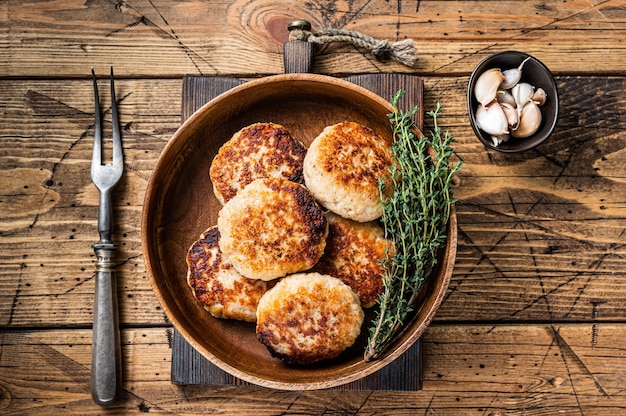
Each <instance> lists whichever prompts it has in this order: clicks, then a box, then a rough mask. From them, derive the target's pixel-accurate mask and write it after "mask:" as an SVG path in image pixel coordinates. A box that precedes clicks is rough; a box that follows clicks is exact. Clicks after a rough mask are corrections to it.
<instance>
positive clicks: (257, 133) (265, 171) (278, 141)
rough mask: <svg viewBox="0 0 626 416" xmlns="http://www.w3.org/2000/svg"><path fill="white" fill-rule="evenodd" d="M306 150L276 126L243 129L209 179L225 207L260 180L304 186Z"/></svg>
mask: <svg viewBox="0 0 626 416" xmlns="http://www.w3.org/2000/svg"><path fill="white" fill-rule="evenodd" d="M305 154H306V148H305V147H304V145H303V144H302V143H300V142H299V141H297V140H296V139H294V138H293V137H292V136H291V134H290V133H289V131H288V130H287V129H286V128H285V127H283V126H281V125H279V124H274V123H256V124H252V125H250V126H248V127H244V128H243V129H241V130H240V131H238V132H237V133H235V134H234V135H233V137H232V138H231V139H230V140H229V141H228V142H226V143H224V145H223V146H222V147H221V148H220V150H219V151H218V153H217V155H216V156H215V158H214V159H213V162H212V163H211V168H210V170H209V176H210V177H211V182H212V183H213V190H214V192H215V196H216V197H217V199H219V201H220V202H221V203H222V204H225V203H226V202H227V201H229V200H230V199H231V198H232V197H234V196H235V195H236V194H237V192H239V191H240V190H241V189H243V188H244V187H245V186H246V185H248V184H249V183H250V182H252V181H253V180H255V179H258V178H268V177H274V178H282V179H287V180H290V181H293V182H297V183H303V177H302V163H303V161H304V155H305Z"/></svg>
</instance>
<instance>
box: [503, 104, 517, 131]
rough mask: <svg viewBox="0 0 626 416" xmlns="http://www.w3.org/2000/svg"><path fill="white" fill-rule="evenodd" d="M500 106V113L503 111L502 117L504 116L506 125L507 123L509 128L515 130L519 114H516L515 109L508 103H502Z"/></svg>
mask: <svg viewBox="0 0 626 416" xmlns="http://www.w3.org/2000/svg"><path fill="white" fill-rule="evenodd" d="M500 106H501V107H502V111H504V115H505V116H506V120H507V123H509V126H511V127H512V128H513V129H516V128H517V125H518V124H519V114H518V112H517V109H516V108H515V107H513V106H512V105H511V104H508V103H502V104H500Z"/></svg>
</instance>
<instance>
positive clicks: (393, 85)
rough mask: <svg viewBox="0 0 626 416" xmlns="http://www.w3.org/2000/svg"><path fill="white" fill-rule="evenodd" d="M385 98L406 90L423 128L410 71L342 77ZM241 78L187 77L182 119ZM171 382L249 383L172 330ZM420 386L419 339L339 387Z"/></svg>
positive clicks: (418, 90) (416, 80)
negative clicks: (376, 368) (393, 357)
mask: <svg viewBox="0 0 626 416" xmlns="http://www.w3.org/2000/svg"><path fill="white" fill-rule="evenodd" d="M345 80H347V81H350V82H353V83H355V84H358V85H360V86H362V87H365V88H367V89H369V90H370V91H372V92H375V93H376V94H378V95H380V96H381V97H383V98H385V99H390V97H391V96H392V95H393V94H394V93H395V92H396V91H398V90H399V89H402V90H404V91H405V92H406V94H405V96H404V98H403V100H402V101H401V102H400V105H401V107H404V108H407V109H408V107H409V106H413V105H417V106H419V107H420V111H419V112H418V113H417V115H416V124H417V126H418V127H419V128H420V130H422V129H423V110H422V107H423V106H422V104H423V81H422V79H421V78H420V77H418V76H415V75H410V74H365V75H355V76H351V77H347V78H345ZM242 82H245V81H243V80H239V79H236V78H223V77H186V78H185V79H184V81H183V91H182V119H183V120H186V119H187V118H189V117H190V116H191V115H192V114H193V113H194V112H195V111H196V110H197V109H198V108H200V107H201V106H202V105H204V104H205V103H207V102H208V101H210V100H211V99H213V98H214V97H216V96H217V95H219V94H221V93H222V92H225V91H227V90H229V89H231V88H233V87H235V86H237V85H239V84H241V83H242ZM171 380H172V382H173V383H174V384H197V385H225V386H233V385H240V386H250V385H251V384H250V383H247V382H245V381H242V380H240V379H238V378H236V377H234V376H232V375H230V374H228V373H226V372H225V371H223V370H221V369H220V368H218V367H217V366H215V365H214V364H212V363H211V362H210V361H209V360H207V359H206V358H205V357H203V356H202V355H201V354H200V353H198V352H197V351H196V350H194V349H193V347H191V345H189V344H188V343H187V341H185V340H184V339H183V337H182V336H181V335H180V334H179V333H178V332H177V331H176V330H174V335H173V340H172V373H171ZM421 386H422V343H421V340H418V341H417V342H416V343H415V344H414V345H413V346H412V347H411V348H409V349H408V350H407V351H406V352H405V353H404V354H402V356H400V357H399V358H398V359H396V360H395V361H393V362H392V363H391V364H389V365H387V366H386V367H384V368H383V369H381V370H379V371H378V372H376V373H374V374H372V375H370V376H367V377H365V378H363V379H361V380H358V381H355V382H352V383H348V384H346V385H343V386H340V387H338V388H340V389H345V390H405V391H416V390H420V389H421Z"/></svg>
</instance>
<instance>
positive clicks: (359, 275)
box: [312, 213, 394, 308]
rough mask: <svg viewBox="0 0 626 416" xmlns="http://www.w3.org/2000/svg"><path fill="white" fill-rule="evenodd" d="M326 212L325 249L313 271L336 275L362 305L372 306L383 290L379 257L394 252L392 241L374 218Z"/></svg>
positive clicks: (381, 257)
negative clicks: (351, 216)
mask: <svg viewBox="0 0 626 416" xmlns="http://www.w3.org/2000/svg"><path fill="white" fill-rule="evenodd" d="M326 216H327V218H328V237H327V238H326V249H325V250H324V255H323V256H322V258H320V260H319V261H318V262H317V264H316V265H315V267H314V268H313V269H312V271H316V272H319V273H321V274H327V275H330V276H334V277H337V278H338V279H340V280H341V281H342V282H344V283H345V284H347V285H348V286H350V287H351V288H352V290H354V292H355V293H356V294H357V295H358V296H359V299H360V300H361V306H363V307H364V308H369V307H371V306H374V304H375V303H376V300H377V299H378V296H379V295H380V294H381V293H382V290H383V276H382V273H383V266H382V263H381V260H382V259H384V258H386V257H387V256H392V255H393V253H394V247H393V243H392V242H391V241H389V240H387V239H386V238H385V232H384V230H383V228H382V227H381V226H380V225H379V224H378V223H377V222H375V221H370V222H357V221H353V220H349V219H346V218H342V217H340V216H339V215H336V214H333V213H327V215H326Z"/></svg>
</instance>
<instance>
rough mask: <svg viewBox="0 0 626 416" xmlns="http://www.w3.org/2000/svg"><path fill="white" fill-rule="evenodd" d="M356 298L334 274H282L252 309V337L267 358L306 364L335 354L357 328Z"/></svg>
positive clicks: (360, 317) (348, 343) (358, 308)
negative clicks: (254, 318)
mask: <svg viewBox="0 0 626 416" xmlns="http://www.w3.org/2000/svg"><path fill="white" fill-rule="evenodd" d="M362 323H363V310H362V309H361V306H360V305H359V300H358V297H357V296H356V295H355V294H354V292H353V291H352V290H351V289H350V288H349V287H348V286H347V285H345V284H344V283H342V282H341V281H340V280H339V279H336V278H334V277H331V276H324V275H320V274H318V273H306V274H305V273H299V274H295V275H291V276H287V277H285V278H284V279H283V280H281V281H280V282H279V283H278V284H277V285H276V286H275V287H274V288H273V289H271V290H270V291H268V292H267V293H266V294H265V295H264V296H263V298H262V299H261V302H260V303H259V308H258V309H257V326H256V332H257V338H258V339H259V341H260V342H261V343H262V344H263V345H265V346H266V347H267V349H268V351H269V352H270V353H271V354H272V356H273V357H276V358H280V359H282V360H285V361H286V362H288V363H291V364H310V363H313V362H316V361H320V360H326V359H331V358H335V357H337V356H338V355H339V354H340V353H341V352H342V351H344V350H345V349H346V348H348V347H350V346H351V345H353V343H354V342H355V340H356V338H357V337H358V335H359V333H360V331H361V325H362Z"/></svg>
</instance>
